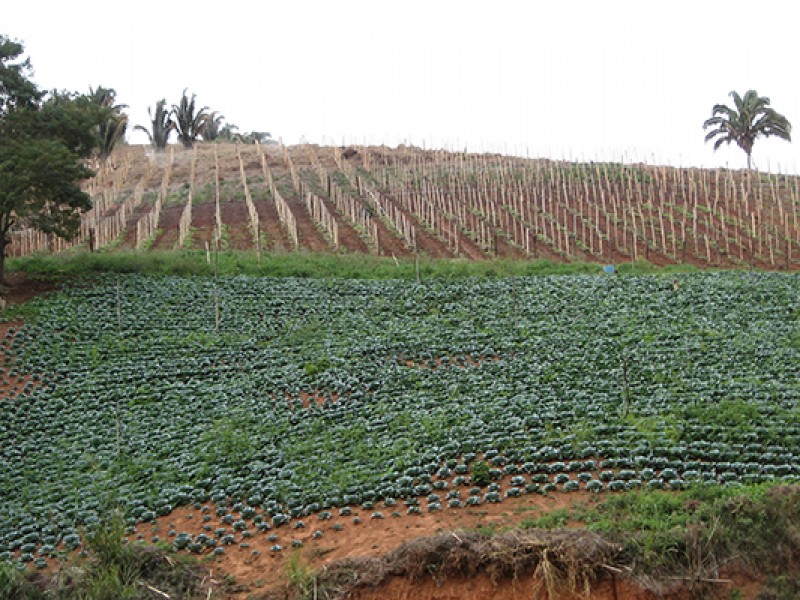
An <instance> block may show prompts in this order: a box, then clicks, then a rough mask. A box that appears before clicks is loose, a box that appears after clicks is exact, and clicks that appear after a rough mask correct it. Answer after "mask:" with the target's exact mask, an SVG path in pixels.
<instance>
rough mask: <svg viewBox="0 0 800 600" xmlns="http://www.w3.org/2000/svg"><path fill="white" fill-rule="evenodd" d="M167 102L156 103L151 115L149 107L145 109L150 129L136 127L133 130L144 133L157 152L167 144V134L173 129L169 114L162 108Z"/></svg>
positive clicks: (173, 124)
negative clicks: (148, 117)
mask: <svg viewBox="0 0 800 600" xmlns="http://www.w3.org/2000/svg"><path fill="white" fill-rule="evenodd" d="M166 105H167V101H166V100H164V99H163V98H162V99H161V100H159V101H158V102H157V103H156V113H155V115H153V113H152V111H151V110H150V107H147V114H148V115H150V127H151V128H150V129H147V127H143V126H141V125H137V126H136V127H134V129H136V130H138V131H144V132H145V133H146V134H147V137H148V138H149V139H150V143H151V144H153V146H155V147H156V148H157V149H158V150H163V149H164V148H165V147H166V146H167V143H168V142H169V134H170V133H172V131H173V130H174V129H175V121H173V120H172V119H171V118H170V113H169V111H167V110H166V109H165V108H164V107H165V106H166Z"/></svg>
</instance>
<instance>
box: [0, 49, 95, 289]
mask: <svg viewBox="0 0 800 600" xmlns="http://www.w3.org/2000/svg"><path fill="white" fill-rule="evenodd" d="M23 50H24V48H23V46H22V44H20V43H19V42H16V41H13V40H11V39H9V38H7V37H5V36H2V35H0V282H2V280H3V277H4V273H5V254H6V247H7V246H8V243H9V241H10V236H9V234H10V232H11V230H12V228H14V227H31V228H35V229H38V230H39V231H42V232H45V233H52V234H55V235H58V236H60V237H62V238H65V239H69V238H71V237H73V236H74V235H75V233H77V231H78V230H79V228H80V213H81V211H86V210H88V209H89V208H91V205H92V203H91V199H90V198H89V196H88V195H87V194H86V193H85V192H83V191H82V190H81V187H80V182H81V181H82V180H84V179H87V178H89V177H91V176H92V175H93V174H94V173H93V172H92V171H91V170H90V169H89V168H88V167H87V166H86V165H85V164H84V161H83V159H85V158H87V157H89V156H90V155H91V153H92V152H93V151H94V149H95V147H96V145H97V137H96V131H97V127H98V125H99V124H100V123H101V122H102V119H103V118H104V116H107V114H106V113H105V112H104V111H103V110H102V109H101V107H98V106H97V104H95V103H94V102H93V101H92V100H91V99H90V98H88V97H86V96H79V95H75V94H70V93H66V92H51V93H49V94H46V93H44V92H42V91H40V90H39V89H38V87H37V86H36V85H35V84H34V83H33V82H32V81H31V80H30V75H31V66H30V61H29V59H25V60H20V56H21V55H22V53H23Z"/></svg>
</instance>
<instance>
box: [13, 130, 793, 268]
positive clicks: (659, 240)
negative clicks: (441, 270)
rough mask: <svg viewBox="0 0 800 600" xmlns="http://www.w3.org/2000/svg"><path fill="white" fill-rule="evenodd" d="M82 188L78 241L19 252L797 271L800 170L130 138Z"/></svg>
mask: <svg viewBox="0 0 800 600" xmlns="http://www.w3.org/2000/svg"><path fill="white" fill-rule="evenodd" d="M87 190H88V191H89V192H90V193H91V195H92V196H93V198H94V199H95V208H94V209H93V210H92V211H91V212H90V213H88V214H86V215H85V217H84V224H83V227H82V232H81V236H80V237H79V238H78V240H76V241H75V242H73V243H71V244H67V243H64V242H63V241H61V240H57V239H55V238H48V237H47V236H44V235H42V234H38V233H36V232H33V231H28V230H23V231H18V232H16V233H14V234H13V235H12V245H11V248H10V255H11V256H22V255H27V254H30V253H33V252H37V251H47V250H63V249H65V248H67V247H69V246H70V245H76V244H77V245H81V246H83V247H85V248H94V249H99V248H108V249H113V248H119V249H140V250H143V249H157V250H169V249H174V248H196V249H204V248H206V247H207V245H208V247H211V248H213V247H214V245H215V243H216V240H219V246H220V248H221V249H223V250H224V249H232V250H250V251H254V252H270V253H284V252H292V251H295V250H303V251H310V252H335V253H368V254H373V255H378V256H386V257H392V256H394V257H403V256H410V255H414V254H415V253H416V252H419V253H420V254H421V255H423V256H428V257H431V258H452V257H464V258H468V259H474V260H481V259H488V258H495V257H498V258H516V259H527V258H546V259H550V260H555V261H579V260H580V261H592V262H600V263H620V262H629V261H633V260H647V261H649V262H651V263H653V264H656V265H667V264H676V263H691V264H695V265H699V266H713V267H745V266H749V267H756V268H765V269H796V268H797V267H798V266H800V225H798V211H799V210H800V179H798V178H797V177H794V176H783V175H774V174H764V173H748V172H739V171H728V170H723V169H716V170H700V169H677V168H672V167H658V166H647V165H623V164H617V163H572V162H557V161H551V160H542V159H536V160H534V159H522V158H513V157H506V156H500V155H478V154H464V153H452V152H444V151H433V150H421V149H418V148H409V147H399V148H397V149H390V148H387V147H383V146H382V147H350V148H346V149H345V148H334V147H318V146H313V145H302V146H292V147H288V148H287V147H283V146H278V145H274V146H265V147H261V146H257V145H247V146H235V145H230V144H199V145H197V146H196V147H195V148H194V149H192V150H186V149H184V148H182V147H177V146H175V147H171V148H170V149H169V150H167V151H165V152H163V153H154V151H152V150H151V149H150V148H145V147H141V146H130V147H123V148H121V149H119V150H118V151H117V152H116V153H115V154H114V156H113V157H112V158H111V160H110V161H109V162H108V163H107V164H104V165H102V166H101V167H100V168H99V169H98V172H97V175H96V177H95V178H94V179H93V180H91V181H90V182H88V184H87Z"/></svg>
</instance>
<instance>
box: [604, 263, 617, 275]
mask: <svg viewBox="0 0 800 600" xmlns="http://www.w3.org/2000/svg"><path fill="white" fill-rule="evenodd" d="M616 272H617V270H616V269H615V268H614V265H606V266H605V267H603V273H608V274H609V275H613V274H614V273H616Z"/></svg>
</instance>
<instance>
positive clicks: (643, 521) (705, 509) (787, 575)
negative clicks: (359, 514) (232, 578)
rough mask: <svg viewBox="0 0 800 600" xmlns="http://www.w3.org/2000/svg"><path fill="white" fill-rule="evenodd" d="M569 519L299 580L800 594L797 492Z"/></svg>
mask: <svg viewBox="0 0 800 600" xmlns="http://www.w3.org/2000/svg"><path fill="white" fill-rule="evenodd" d="M571 516H572V517H573V518H576V519H581V520H583V521H584V522H585V523H586V527H587V529H543V528H540V526H541V523H542V521H530V522H527V523H523V528H522V529H518V530H514V531H507V532H503V533H499V534H494V535H492V534H487V533H482V532H478V531H464V532H455V533H441V534H438V535H435V536H432V537H425V538H418V539H415V540H411V541H409V542H406V543H404V544H403V545H401V546H400V547H398V548H397V549H396V550H394V551H393V552H390V553H389V554H387V555H385V556H383V557H381V558H350V559H344V560H340V561H336V562H334V563H332V564H330V565H328V566H327V567H326V568H325V569H324V570H322V571H320V572H317V573H316V574H314V575H313V576H311V575H310V574H309V573H308V572H307V571H304V572H305V574H306V577H304V579H303V581H304V582H305V584H306V585H305V587H304V588H303V590H306V591H307V590H308V589H312V588H313V590H315V593H316V594H317V597H318V598H320V599H328V600H333V599H336V598H344V597H347V596H348V594H350V593H351V592H353V591H354V590H357V589H363V588H375V587H379V586H380V585H381V584H382V583H384V582H385V581H386V580H387V579H388V578H389V577H403V578H406V579H409V580H410V581H413V582H420V581H422V580H424V579H426V578H433V579H435V580H436V581H437V582H440V583H441V582H444V581H446V580H447V579H448V578H453V579H463V578H469V577H474V576H476V575H486V576H488V577H489V578H491V580H492V581H493V582H494V583H501V582H502V581H504V580H514V579H519V578H522V577H530V578H531V580H532V582H533V585H534V587H535V589H534V594H533V597H534V598H536V597H541V598H547V597H551V598H552V597H556V595H557V594H567V595H571V596H583V597H587V598H588V597H590V593H591V585H592V583H593V582H594V581H596V580H597V579H598V578H600V577H602V576H604V575H613V576H615V577H617V576H625V577H629V578H631V579H634V580H636V581H638V582H639V583H640V584H641V585H642V586H643V587H645V588H646V589H650V590H651V591H653V592H656V593H657V594H662V595H669V594H672V593H680V594H684V595H688V597H689V598H692V599H697V600H699V599H707V598H715V597H725V598H727V597H735V595H730V596H728V595H723V596H719V593H720V592H721V591H723V590H725V589H726V588H724V587H722V586H721V584H722V583H724V582H725V579H724V571H723V569H725V568H726V567H731V568H736V569H737V570H743V571H744V572H750V573H751V574H753V575H754V576H755V577H758V578H762V577H765V578H766V579H765V586H764V588H763V589H762V590H761V592H760V594H759V596H758V600H789V599H791V598H796V597H797V595H793V594H795V591H797V590H800V576H798V573H800V485H777V486H776V485H773V486H768V485H756V486H747V487H741V488H732V487H727V488H726V487H721V486H699V487H696V488H692V489H689V490H686V491H683V492H679V493H677V492H666V491H642V492H629V493H624V494H618V495H616V494H615V495H610V496H608V497H606V498H600V499H599V500H598V501H597V502H596V503H593V504H591V505H590V506H588V507H583V508H577V509H575V510H574V511H573V513H572V515H571ZM762 580H764V579H762ZM309 581H311V582H313V586H311V587H309V585H308V582H309ZM299 592H301V590H299V588H298V587H297V586H295V587H294V588H292V586H291V585H290V586H289V589H288V590H282V591H280V592H278V593H279V596H274V595H273V596H267V598H270V597H272V598H276V597H282V598H303V597H306V596H304V595H303V594H302V593H299ZM734 592H735V590H734ZM682 597H683V596H682Z"/></svg>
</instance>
